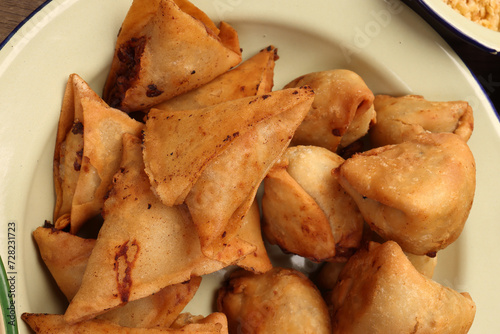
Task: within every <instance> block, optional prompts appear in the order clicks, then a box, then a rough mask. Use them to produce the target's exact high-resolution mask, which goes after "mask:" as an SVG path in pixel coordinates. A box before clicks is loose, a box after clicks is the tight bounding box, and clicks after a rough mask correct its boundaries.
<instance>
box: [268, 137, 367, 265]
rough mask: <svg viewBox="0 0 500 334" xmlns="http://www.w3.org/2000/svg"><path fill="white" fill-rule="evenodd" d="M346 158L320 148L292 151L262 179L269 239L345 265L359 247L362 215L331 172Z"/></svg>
mask: <svg viewBox="0 0 500 334" xmlns="http://www.w3.org/2000/svg"><path fill="white" fill-rule="evenodd" d="M343 161H344V159H342V158H341V157H340V156H338V155H337V154H335V153H333V152H331V151H330V150H327V149H325V148H322V147H317V146H294V147H290V148H288V149H287V150H286V151H285V153H284V155H283V156H282V157H281V158H280V161H279V162H278V163H277V164H276V165H275V166H273V168H272V169H271V171H270V172H269V173H268V175H267V176H266V179H265V180H264V195H263V198H262V209H263V216H264V224H263V230H264V233H265V235H266V237H267V238H268V239H269V240H270V241H271V242H272V243H275V244H278V245H279V246H280V247H281V248H282V249H284V250H286V251H288V252H291V253H294V254H298V255H301V256H304V257H307V258H309V259H311V260H313V261H318V262H319V261H327V260H336V261H345V260H346V259H347V258H348V257H349V256H350V255H351V254H352V253H353V252H354V250H355V249H356V248H358V247H359V245H360V240H361V235H362V229H363V217H362V216H361V214H360V213H359V211H358V208H357V206H356V203H355V202H354V201H353V200H352V198H351V197H350V196H349V195H347V194H346V193H345V192H344V190H343V189H342V187H341V186H340V185H339V183H338V180H337V176H336V175H333V174H332V170H333V169H335V168H337V167H338V166H339V165H340V164H341V163H342V162H343Z"/></svg>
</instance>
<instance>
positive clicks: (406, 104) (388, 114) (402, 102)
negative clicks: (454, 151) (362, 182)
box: [370, 95, 474, 147]
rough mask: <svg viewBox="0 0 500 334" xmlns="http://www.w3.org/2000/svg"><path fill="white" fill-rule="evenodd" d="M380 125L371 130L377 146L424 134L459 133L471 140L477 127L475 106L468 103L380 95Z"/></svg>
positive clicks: (372, 139) (378, 109)
mask: <svg viewBox="0 0 500 334" xmlns="http://www.w3.org/2000/svg"><path fill="white" fill-rule="evenodd" d="M373 104H374V106H375V110H376V113H377V123H376V124H375V125H373V126H372V127H371V128H370V141H371V143H372V145H373V146H375V147H378V146H384V145H390V144H397V143H401V142H403V141H406V140H409V139H412V138H414V137H415V136H416V135H417V134H420V133H423V132H427V131H429V132H433V133H440V132H449V133H455V134H456V135H458V136H459V137H460V138H462V139H463V140H465V141H467V140H469V137H470V136H471V134H472V130H473V128H474V117H473V112H472V108H471V106H470V105H469V104H468V103H467V102H465V101H450V102H435V101H428V100H426V99H425V98H424V97H423V96H420V95H406V96H400V97H393V96H389V95H377V96H375V100H374V102H373Z"/></svg>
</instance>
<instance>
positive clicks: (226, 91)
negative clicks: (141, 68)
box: [153, 45, 279, 110]
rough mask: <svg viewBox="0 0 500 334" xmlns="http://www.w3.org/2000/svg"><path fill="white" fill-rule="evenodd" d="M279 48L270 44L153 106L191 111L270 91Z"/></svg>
mask: <svg viewBox="0 0 500 334" xmlns="http://www.w3.org/2000/svg"><path fill="white" fill-rule="evenodd" d="M277 51H278V49H277V48H275V47H274V46H272V45H270V46H268V47H267V48H265V49H262V50H261V51H260V52H258V53H257V54H255V55H254V56H252V57H250V58H249V59H247V60H245V61H243V62H242V63H241V64H239V65H238V66H237V67H235V68H233V69H231V70H230V71H228V72H225V73H223V74H221V75H219V76H218V77H217V78H215V79H214V80H212V81H210V82H209V83H207V84H205V85H203V86H201V87H199V88H196V89H194V90H191V91H189V92H187V93H184V94H181V95H178V96H176V97H173V98H171V99H169V100H167V101H165V102H162V103H160V104H158V105H155V106H154V107H153V108H155V109H161V110H192V109H199V108H203V107H208V106H211V105H215V104H218V103H222V102H225V101H230V100H236V99H239V98H243V97H247V96H255V95H262V94H266V93H269V92H271V90H272V88H273V84H274V65H275V62H276V60H278V58H279V57H278V53H277Z"/></svg>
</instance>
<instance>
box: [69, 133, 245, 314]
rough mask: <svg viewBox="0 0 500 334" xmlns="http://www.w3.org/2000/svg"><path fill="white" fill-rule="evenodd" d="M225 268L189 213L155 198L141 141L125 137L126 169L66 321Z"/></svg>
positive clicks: (118, 177)
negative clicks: (209, 252)
mask: <svg viewBox="0 0 500 334" xmlns="http://www.w3.org/2000/svg"><path fill="white" fill-rule="evenodd" d="M244 255H246V254H244V253H242V254H240V255H239V256H238V257H237V258H235V259H234V260H233V262H235V261H237V260H239V259H241V257H242V256H244ZM224 266H225V265H224V264H223V263H220V262H217V261H214V260H211V259H209V258H207V257H205V256H204V255H203V254H202V253H201V248H200V243H199V238H198V236H197V235H196V232H195V227H194V225H193V222H192V220H191V219H190V216H189V212H187V209H186V208H185V207H183V206H175V207H167V206H165V205H163V204H162V203H161V202H160V201H159V200H158V198H157V197H156V196H155V195H154V194H153V192H152V191H151V188H150V184H149V180H148V177H147V176H146V174H145V173H144V164H143V162H142V152H141V140H140V139H139V138H137V137H134V136H131V135H125V136H124V155H123V160H122V165H121V168H120V171H119V172H118V173H117V174H116V175H115V177H114V182H113V188H112V190H111V192H110V193H109V196H108V198H107V200H106V202H105V207H104V224H103V226H102V228H101V230H100V233H99V236H98V238H97V241H96V245H95V247H94V250H93V251H92V254H91V256H90V258H89V261H88V264H87V268H86V270H85V273H84V276H83V279H82V285H81V288H80V289H79V290H78V293H77V294H76V295H75V297H74V298H73V300H72V301H71V303H70V304H69V306H68V308H67V310H66V313H65V320H66V321H67V322H69V323H76V322H79V321H82V320H87V319H91V318H94V317H96V316H97V315H99V314H102V313H105V312H106V311H108V310H110V309H113V308H116V307H118V306H121V305H123V304H125V303H127V302H131V301H134V300H138V299H141V298H144V297H147V296H150V295H152V294H153V293H156V292H158V291H160V290H161V289H162V288H164V287H166V286H169V285H172V284H176V283H182V282H185V281H188V280H189V279H190V278H191V277H192V276H202V275H204V274H208V273H211V272H215V271H217V270H219V269H221V268H223V267H224Z"/></svg>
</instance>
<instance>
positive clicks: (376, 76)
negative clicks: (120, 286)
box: [0, 0, 500, 333]
mask: <svg viewBox="0 0 500 334" xmlns="http://www.w3.org/2000/svg"><path fill="white" fill-rule="evenodd" d="M195 3H196V4H197V5H198V6H199V7H200V8H201V9H202V10H204V11H205V12H206V13H207V14H208V15H209V16H210V17H211V18H212V19H213V20H214V21H216V22H218V21H220V20H225V21H227V22H229V23H230V24H231V25H233V26H234V27H235V28H236V29H237V31H238V33H239V36H240V43H241V47H242V48H243V55H244V57H245V58H248V57H249V56H251V55H253V54H254V53H255V52H257V51H258V50H260V49H262V48H264V47H266V46H268V45H270V44H273V45H275V46H276V47H277V48H278V54H279V56H280V59H279V60H278V61H277V63H276V69H275V70H276V72H275V73H276V77H275V89H280V88H282V87H283V85H284V84H286V83H287V82H289V81H291V80H292V79H294V78H295V77H297V76H299V75H302V74H306V73H309V72H313V71H320V70H328V69H334V68H346V69H350V70H353V71H355V72H357V73H358V74H360V75H361V77H363V79H364V80H365V82H366V83H367V85H368V86H369V87H370V88H371V89H372V90H373V92H374V93H386V94H394V95H399V94H420V95H424V96H425V97H426V98H427V99H429V100H437V101H446V100H466V101H468V102H469V103H470V104H471V105H472V107H473V109H474V113H475V131H474V134H473V136H472V138H471V139H470V141H469V144H470V147H471V149H472V151H473V153H474V155H475V158H476V163H477V190H476V197H475V202H474V205H473V208H472V211H471V214H470V217H469V220H468V222H467V224H466V227H465V230H464V231H463V234H462V235H461V237H460V238H459V239H458V241H457V242H455V243H454V244H453V245H452V246H450V247H449V248H447V249H446V250H444V251H442V252H440V253H439V255H438V258H439V263H438V267H437V270H436V275H435V279H436V280H437V281H438V282H440V283H442V284H444V285H447V286H450V287H452V288H453V289H456V290H458V291H467V292H469V293H470V294H471V296H472V298H473V299H474V301H475V302H476V304H477V315H476V319H475V322H474V325H473V327H472V329H471V333H500V322H498V321H497V316H498V314H500V303H498V301H499V300H500V288H499V286H498V282H497V278H498V277H499V276H500V268H499V266H498V264H497V263H498V261H496V252H497V251H500V248H499V247H500V246H499V244H498V236H500V224H498V217H500V205H498V204H497V202H498V200H497V191H498V189H499V188H500V178H499V175H498V168H499V167H498V166H500V123H499V120H498V119H497V117H496V114H495V111H494V110H493V108H492V106H491V104H490V103H489V101H488V99H487V98H486V96H485V94H484V93H483V91H482V90H481V88H480V86H479V85H478V83H477V82H476V81H475V79H474V78H473V76H472V75H471V73H470V72H469V70H468V69H467V68H466V67H465V66H464V64H463V63H462V62H461V60H460V59H459V58H458V57H457V56H456V54H455V53H454V52H453V51H452V50H451V49H450V48H449V47H448V46H447V44H446V43H445V42H444V41H443V40H442V39H441V38H440V37H439V35H438V34H437V33H435V32H434V31H433V30H432V29H431V28H430V27H429V26H428V25H427V24H426V23H425V22H424V21H423V20H422V19H421V18H420V17H419V16H418V15H416V14H415V13H414V12H413V11H412V10H410V9H409V8H407V7H406V6H405V5H403V4H402V3H401V2H400V1H398V0H385V1H384V0H356V1H352V0H336V1H329V0H321V1H314V2H305V1H301V0H293V1H291V0H274V1H265V0H258V1H256V0H254V1H243V0H214V1H211V2H209V1H201V0H199V1H195ZM129 6H130V0H85V1H83V0H53V1H52V2H49V3H48V4H47V5H46V6H44V7H43V8H42V9H41V10H40V11H38V12H37V13H36V14H35V15H33V16H32V17H31V19H30V20H28V22H26V23H25V24H24V25H23V26H22V27H21V28H20V29H19V30H18V31H17V32H16V33H15V34H14V35H13V36H12V37H11V39H10V40H9V41H7V42H6V43H4V45H3V48H2V49H1V50H0V113H1V121H0V159H1V162H0V255H1V257H2V260H3V262H4V265H5V271H6V273H7V274H6V275H7V282H8V283H6V284H9V287H10V288H11V292H14V293H11V297H12V298H10V299H8V300H7V301H6V305H11V304H14V306H15V309H16V312H17V323H18V326H19V332H20V333H29V329H28V327H27V326H26V325H25V324H24V323H23V322H22V321H21V320H19V315H20V314H21V313H23V312H44V313H62V312H64V307H65V304H64V298H63V297H62V295H61V294H60V293H59V292H58V291H57V288H56V286H55V285H54V283H53V281H52V279H51V277H50V275H49V274H48V271H47V270H46V269H45V267H44V265H43V263H42V261H41V259H40V257H39V255H38V251H37V247H36V245H35V243H34V241H33V239H32V234H31V233H32V231H33V230H34V229H35V228H36V227H38V226H41V225H43V223H44V221H45V220H49V221H52V210H53V205H54V193H53V183H52V155H53V149H54V144H55V135H56V128H57V123H58V118H59V111H60V107H61V101H62V95H63V91H64V87H65V84H66V80H67V78H68V76H69V74H71V73H77V74H79V75H80V76H81V77H82V78H83V79H84V80H86V81H87V82H88V83H89V84H90V85H91V87H92V88H93V89H95V90H96V91H97V92H101V90H102V85H103V82H104V79H105V77H106V75H107V72H108V67H109V65H110V62H111V57H112V54H113V48H114V43H115V38H116V35H117V32H118V29H119V27H120V24H121V22H122V20H123V18H124V16H125V14H126V12H127V10H128V8H129ZM289 260H290V261H289V263H290V265H293V266H296V267H298V268H299V269H302V270H305V271H307V270H309V269H310V268H311V264H310V263H307V261H302V260H301V259H300V258H298V257H291V258H290V259H289ZM222 275H223V273H217V274H214V275H210V276H209V277H208V278H207V279H206V280H204V282H203V283H202V286H201V288H200V290H199V291H198V293H197V295H196V297H195V299H194V300H193V301H192V302H191V303H190V304H189V305H188V310H189V311H191V312H192V313H195V314H204V315H207V314H208V313H210V312H212V311H213V310H212V308H211V307H212V298H213V292H214V290H215V288H216V287H217V284H219V282H220V279H221V277H222ZM2 305H4V304H2ZM3 311H4V313H5V314H6V318H4V321H5V320H7V322H9V317H8V316H9V310H8V309H6V308H3ZM0 323H1V322H0ZM9 326H11V325H9V324H8V323H7V324H6V328H7V329H9V330H10V329H11V327H9Z"/></svg>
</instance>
